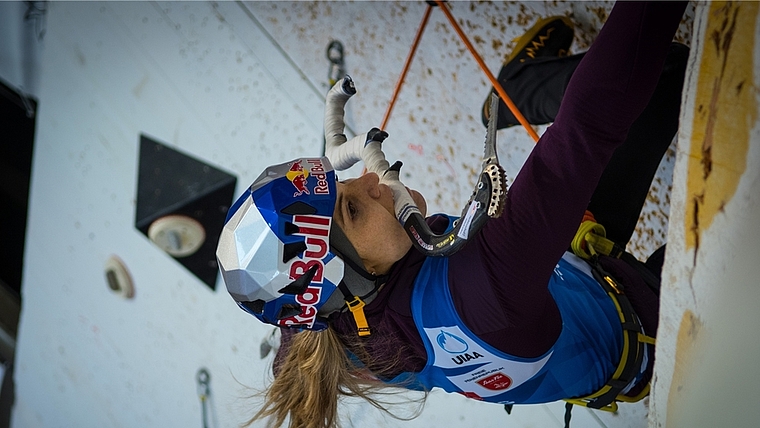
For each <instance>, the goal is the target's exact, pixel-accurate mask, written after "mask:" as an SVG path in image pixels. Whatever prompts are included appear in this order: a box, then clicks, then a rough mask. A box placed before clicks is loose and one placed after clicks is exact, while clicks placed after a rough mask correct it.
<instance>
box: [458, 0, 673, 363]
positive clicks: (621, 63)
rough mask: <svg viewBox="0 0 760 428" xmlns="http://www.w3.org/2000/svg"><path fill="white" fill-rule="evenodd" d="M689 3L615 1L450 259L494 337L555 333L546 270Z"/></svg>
mask: <svg viewBox="0 0 760 428" xmlns="http://www.w3.org/2000/svg"><path fill="white" fill-rule="evenodd" d="M685 6H686V3H685V2H678V3H672V2H655V3H633V2H618V3H617V4H616V5H615V7H614V8H613V10H612V12H611V14H610V17H609V19H608V20H607V22H606V23H605V25H604V27H603V28H602V30H601V32H600V33H599V36H598V37H597V39H596V41H595V42H594V43H593V45H592V47H591V49H589V51H588V53H587V54H586V56H585V57H584V58H583V60H582V61H581V63H580V64H579V65H578V68H577V69H576V71H575V73H574V74H573V77H572V79H571V80H570V83H569V84H568V87H567V90H566V93H565V96H564V99H563V101H562V105H561V107H560V110H559V113H558V114H557V117H556V120H555V122H554V124H553V125H552V126H551V127H549V129H547V131H546V132H545V133H544V135H543V136H542V137H541V140H540V141H539V142H538V144H537V145H536V147H535V148H534V150H533V152H532V153H531V154H530V156H529V157H528V159H527V161H526V162H525V165H524V166H523V167H522V169H521V170H520V173H519V174H518V176H517V177H516V178H515V180H514V183H513V184H512V186H511V188H510V190H509V194H508V198H507V203H506V207H505V211H504V214H503V215H502V217H500V218H499V219H497V220H493V221H490V222H489V223H488V224H487V225H486V227H485V228H484V229H483V231H482V233H481V234H480V235H479V237H478V238H477V239H476V240H474V241H473V242H472V243H471V244H470V245H468V246H467V247H465V249H464V250H463V251H461V252H460V254H457V255H455V256H453V257H452V258H451V260H450V270H449V280H450V284H451V290H452V294H453V296H454V301H455V305H456V306H457V309H458V311H459V313H460V314H462V318H463V319H464V321H465V323H466V324H468V325H469V326H471V328H472V329H473V330H474V331H475V333H477V334H478V335H480V336H481V337H482V338H483V339H484V340H486V341H487V342H489V343H490V344H491V345H493V346H495V347H497V348H499V349H501V350H503V351H506V352H510V353H513V354H516V355H520V356H526V357H530V356H536V355H541V354H543V353H544V352H545V351H546V350H547V349H548V348H549V347H550V346H551V344H552V343H554V341H555V340H556V337H557V335H558V334H559V332H560V329H561V319H560V317H559V312H558V310H557V307H556V305H555V304H554V301H553V299H552V298H551V295H550V294H549V291H548V288H547V284H548V282H549V278H550V276H551V274H552V272H553V269H554V267H555V265H556V264H557V262H558V260H559V259H560V257H562V254H563V253H564V251H565V250H566V249H567V248H568V247H569V244H570V241H571V240H572V238H573V236H574V235H575V232H576V231H577V229H578V225H579V224H580V221H581V219H582V217H583V213H584V211H585V209H586V207H587V205H588V202H589V200H590V199H591V195H592V193H593V191H594V189H595V187H596V184H597V182H598V180H599V177H600V176H601V174H602V171H603V170H604V168H605V166H606V164H607V162H608V161H609V159H610V157H611V156H612V153H613V152H614V150H615V148H617V147H618V146H619V145H620V144H622V143H623V141H624V140H625V138H626V134H627V132H628V128H629V127H630V126H631V124H632V123H633V122H634V121H635V120H636V118H637V117H638V116H639V114H640V113H641V111H642V110H643V109H644V107H645V106H646V104H647V103H648V101H649V98H650V97H651V95H652V92H653V91H654V89H655V87H656V84H657V81H658V78H659V75H660V71H661V69H662V65H663V62H664V60H665V56H666V54H667V51H668V46H669V44H670V42H671V41H672V38H673V35H674V34H675V31H676V29H677V27H678V24H679V22H680V18H681V16H682V14H683V11H684V9H685ZM478 269H481V270H482V271H480V272H477V273H476V270H478Z"/></svg>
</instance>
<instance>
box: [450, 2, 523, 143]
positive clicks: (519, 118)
mask: <svg viewBox="0 0 760 428" xmlns="http://www.w3.org/2000/svg"><path fill="white" fill-rule="evenodd" d="M436 3H437V4H438V6H439V7H440V8H441V10H442V11H443V13H444V14H446V18H448V19H449V22H451V25H452V26H453V27H454V30H456V32H457V34H459V37H460V38H461V39H462V42H464V44H465V45H466V46H467V49H468V50H469V51H470V53H472V56H473V57H474V58H475V61H477V63H478V65H480V68H481V69H482V70H483V72H484V73H485V74H486V76H488V80H490V81H491V84H492V85H493V87H494V89H496V92H497V93H498V94H499V97H500V98H501V99H502V101H504V103H505V104H506V105H507V107H509V110H510V111H512V114H513V115H515V118H517V121H518V122H520V124H521V125H522V126H523V128H525V130H526V131H528V134H529V135H530V136H531V138H533V141H535V142H538V134H536V131H535V130H533V127H531V126H530V124H529V123H528V121H527V120H526V119H525V116H523V115H522V113H520V110H519V109H518V108H517V106H516V105H515V103H513V102H512V99H511V98H509V96H508V95H507V93H506V91H504V88H502V87H501V85H500V84H499V81H498V80H496V78H495V77H494V75H493V74H492V73H491V72H490V71H489V70H488V67H487V66H486V63H485V62H483V59H482V58H481V57H480V55H478V53H477V51H475V47H474V46H472V43H470V41H469V40H468V39H467V36H466V35H465V34H464V32H463V31H462V28H460V27H459V24H458V23H457V22H456V20H455V19H454V16H452V15H451V12H450V11H449V9H448V8H447V7H446V5H445V3H444V2H443V1H441V0H436Z"/></svg>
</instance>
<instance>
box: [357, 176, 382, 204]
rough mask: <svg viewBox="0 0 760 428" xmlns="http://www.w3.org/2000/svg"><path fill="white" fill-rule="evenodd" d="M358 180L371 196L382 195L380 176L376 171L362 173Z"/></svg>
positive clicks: (375, 197) (377, 196)
mask: <svg viewBox="0 0 760 428" xmlns="http://www.w3.org/2000/svg"><path fill="white" fill-rule="evenodd" d="M356 182H357V184H359V185H360V186H361V188H362V190H364V191H366V192H367V194H368V195H369V196H370V197H371V198H373V199H377V198H379V197H380V186H379V184H380V177H378V176H377V174H375V173H374V172H368V173H366V174H364V175H362V176H361V177H359V178H358V179H357V180H356Z"/></svg>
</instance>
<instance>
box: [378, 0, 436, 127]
mask: <svg viewBox="0 0 760 428" xmlns="http://www.w3.org/2000/svg"><path fill="white" fill-rule="evenodd" d="M432 10H433V6H432V5H431V4H429V3H428V6H427V9H426V10H425V15H424V16H423V17H422V22H421V23H420V28H419V29H417V34H416V35H415V36H414V42H412V48H411V49H410V50H409V55H407V57H406V63H404V69H403V70H402V71H401V75H400V76H399V78H398V81H397V82H396V87H395V88H394V89H393V96H392V97H391V101H390V104H388V109H387V110H386V111H385V117H384V118H383V123H382V125H380V129H383V130H385V126H386V125H388V119H390V117H391V110H393V106H394V104H396V98H397V97H398V93H399V92H400V91H401V85H403V83H404V79H405V78H406V73H407V72H408V71H409V66H410V65H411V64H412V59H413V58H414V53H415V52H416V51H417V45H419V44H420V39H421V38H422V33H423V32H424V31H425V26H426V25H427V22H428V18H430V12H431V11H432Z"/></svg>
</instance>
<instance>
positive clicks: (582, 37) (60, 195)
mask: <svg viewBox="0 0 760 428" xmlns="http://www.w3.org/2000/svg"><path fill="white" fill-rule="evenodd" d="M450 5H451V8H452V13H453V14H454V16H455V17H457V19H458V20H459V22H460V23H461V25H462V26H463V28H464V30H465V32H466V33H467V34H468V36H469V38H470V40H471V41H472V42H473V43H474V45H475V46H476V47H477V49H478V50H479V51H480V54H481V55H482V56H483V57H484V59H485V61H486V63H487V64H488V66H489V67H490V68H491V70H492V71H493V72H494V73H496V72H498V69H499V67H500V65H501V63H502V61H503V60H504V58H505V57H506V56H507V55H508V54H509V52H510V50H511V48H512V47H513V46H514V42H513V41H512V40H513V39H514V38H515V37H518V36H520V35H521V34H522V33H523V32H524V31H525V29H526V28H527V27H529V26H530V25H531V24H532V23H533V22H535V20H537V19H539V18H540V17H545V16H548V15H554V14H561V15H569V16H571V17H572V19H573V21H574V22H576V25H577V27H578V31H577V36H576V40H575V44H574V46H573V48H572V49H573V51H575V52H580V51H583V50H585V48H586V47H587V46H588V44H589V43H590V42H591V41H592V40H593V37H594V35H595V34H596V32H597V31H598V29H599V27H600V26H601V24H602V23H603V21H604V19H605V18H606V14H607V12H608V11H609V9H610V8H611V5H612V3H611V2H580V3H572V2H525V3H520V2H509V3H502V2H495V3H479V2H478V3H469V2H451V3H450ZM426 7H427V5H426V3H424V2H355V3H343V2H340V3H327V2H298V3H285V2H244V3H240V2H238V3H233V2H221V3H207V2H190V3H182V2H160V3H156V2H150V3H149V2H52V3H51V4H50V5H49V12H48V15H47V25H46V32H45V40H44V49H43V52H42V56H41V58H40V67H41V68H40V76H41V77H40V85H39V91H38V93H37V94H36V95H37V98H38V99H39V102H40V104H39V116H38V122H37V123H38V130H37V141H36V145H35V158H34V165H33V177H32V190H31V192H32V193H31V200H30V214H29V225H28V238H27V249H26V266H25V270H24V284H23V309H22V318H21V326H20V329H19V341H18V348H17V360H16V361H17V362H16V373H15V379H16V385H17V396H16V405H15V408H14V413H13V426H14V427H16V428H23V427H58V426H76V427H106V426H108V427H146V426H153V427H173V426H183V427H184V426H201V418H202V414H203V412H202V407H201V401H200V400H199V397H198V385H197V382H196V374H197V372H198V370H199V369H200V368H202V367H205V368H207V369H208V371H209V373H210V375H211V380H210V384H209V387H210V394H211V395H210V399H209V401H208V402H207V404H208V410H209V413H208V418H209V421H210V426H213V427H235V426H238V425H239V424H240V423H241V422H243V421H245V420H246V419H247V418H248V417H249V416H250V415H252V413H253V409H254V408H255V405H256V402H255V400H253V399H251V398H249V396H250V395H251V392H252V391H251V389H249V387H250V388H261V387H262V386H263V385H264V384H265V382H266V379H267V378H268V376H269V371H268V365H269V364H270V363H271V355H270V356H269V357H267V358H265V359H261V358H260V356H259V344H260V342H261V340H262V339H264V338H265V337H267V336H268V335H269V333H270V330H269V329H268V328H266V327H265V326H263V325H261V324H260V323H258V322H256V321H255V320H254V319H253V318H251V317H250V316H249V315H246V314H245V313H243V312H242V311H240V310H239V309H237V307H236V306H235V305H234V303H233V302H232V300H231V298H230V297H229V296H228V295H227V293H226V292H225V291H224V287H223V286H218V287H217V288H216V290H215V291H214V290H212V289H210V288H209V287H207V286H205V285H204V284H203V283H202V282H201V281H199V280H198V279H197V278H196V277H195V276H193V275H192V274H191V273H189V272H188V271H187V270H186V269H184V268H183V266H182V265H181V264H179V263H177V262H176V260H174V259H172V258H171V257H169V256H168V255H167V254H166V253H164V252H163V251H161V250H160V249H159V248H158V247H157V246H156V245H154V244H153V243H151V242H150V241H149V240H148V239H147V237H146V236H145V235H143V234H141V233H140V232H139V231H138V230H136V229H135V227H134V221H135V219H134V215H135V206H136V194H137V185H138V180H137V172H138V167H139V166H138V159H139V142H140V137H141V135H146V136H149V137H150V138H152V139H155V140H157V141H160V142H163V143H165V144H167V145H169V146H171V147H172V148H175V149H177V150H178V151H181V152H183V153H186V154H189V155H192V156H193V157H195V158H197V159H199V160H201V161H203V162H205V163H207V164H209V165H212V166H214V167H218V168H221V169H224V170H225V171H228V172H230V173H232V174H234V175H235V176H236V177H237V180H238V181H237V183H238V189H237V191H238V192H239V191H241V190H242V189H243V188H244V187H245V186H247V184H248V183H250V182H251V181H252V180H253V179H254V178H255V177H256V176H257V175H258V174H259V172H260V171H261V170H262V169H263V168H264V167H265V166H267V165H269V164H272V163H275V162H282V161H286V160H289V159H292V158H294V157H296V156H301V155H318V154H319V153H320V152H321V144H322V137H321V133H322V125H321V122H322V103H323V96H324V93H325V92H326V91H327V89H328V85H327V80H328V66H329V63H328V61H327V59H326V57H325V51H326V48H327V45H328V43H329V42H330V40H333V39H336V40H339V41H341V42H342V43H343V45H344V49H345V50H344V53H345V66H346V71H347V72H348V73H349V74H351V75H352V76H353V77H354V79H355V81H356V84H357V87H358V90H359V93H358V95H357V96H356V97H355V98H354V99H352V100H351V102H350V104H349V107H348V114H347V120H348V124H349V128H350V132H357V133H358V132H363V131H366V130H367V129H369V128H371V127H373V126H377V125H378V124H379V123H380V121H381V120H382V117H383V113H384V111H385V108H386V107H387V104H388V101H389V99H390V97H391V94H392V92H393V87H394V84H395V82H396V79H397V77H398V75H399V72H400V71H401V67H402V64H403V61H404V59H405V57H406V55H407V53H408V50H409V47H410V45H411V42H412V39H413V37H414V34H415V32H416V30H417V26H418V25H419V22H420V20H421V18H422V16H423V14H424V11H425V8H426ZM692 12H693V9H691V8H690V13H692ZM689 22H690V20H689V19H686V21H685V24H684V25H683V26H682V29H681V30H680V33H679V38H680V39H681V40H683V41H686V42H688V41H689V40H690V39H691V31H690V26H689ZM750 86H751V85H748V86H747V87H750ZM489 90H490V84H489V83H488V82H487V80H486V78H485V77H484V76H483V74H482V73H481V71H480V70H479V69H478V67H477V65H476V63H475V61H474V60H472V58H471V57H470V54H469V53H468V52H467V51H466V49H465V48H464V45H463V44H462V43H461V42H460V41H459V39H458V37H457V36H456V34H455V33H454V32H453V30H452V29H451V27H450V26H449V24H448V22H446V20H445V18H444V16H443V14H442V13H440V11H436V10H434V11H433V13H432V15H431V18H430V22H429V23H428V28H427V30H426V32H425V34H424V36H423V38H422V40H421V42H420V46H419V50H418V52H417V56H416V58H415V60H414V62H413V63H412V66H411V68H410V71H409V75H408V77H407V83H406V84H405V85H404V87H403V89H402V91H401V93H400V94H399V99H398V103H397V105H396V108H395V110H394V112H393V116H392V117H391V119H390V121H389V124H388V127H387V130H388V132H389V133H390V138H389V139H388V140H387V141H386V143H385V148H386V151H387V155H388V158H389V159H394V160H395V159H400V160H403V161H404V162H405V166H404V169H403V171H402V179H403V180H404V181H406V183H407V184H408V185H409V186H411V187H415V188H417V189H419V190H420V191H422V192H423V193H424V194H425V195H426V196H427V198H428V201H429V206H430V210H431V211H445V212H449V213H458V212H459V211H460V210H461V206H462V204H463V203H464V202H465V201H466V199H467V197H468V196H469V194H470V192H471V189H472V185H473V183H474V178H475V175H476V173H477V169H476V168H477V166H478V165H479V164H480V162H479V157H480V155H481V150H482V143H483V139H484V136H485V128H484V127H483V125H482V123H481V122H480V109H481V106H482V103H483V101H484V99H485V97H486V95H487V94H488V92H489ZM543 129H545V127H539V128H538V131H539V133H540V132H542V131H543ZM498 138H499V149H500V154H501V160H502V162H503V163H504V165H505V167H506V170H507V174H508V175H509V176H510V177H514V176H515V174H516V173H517V171H518V170H519V168H520V165H521V164H522V162H523V160H524V159H525V158H526V156H527V155H528V153H529V152H530V150H531V148H532V145H533V143H532V141H531V140H530V139H529V137H528V136H527V134H526V133H525V131H523V130H521V129H519V128H514V129H508V130H503V131H500V132H499V136H498ZM672 162H673V157H672V156H670V157H669V158H668V159H667V160H666V161H665V162H664V163H663V167H662V173H661V174H660V175H659V176H658V179H657V180H658V181H657V184H656V186H655V187H654V188H653V193H652V195H653V196H652V198H651V203H650V204H649V205H648V206H647V208H646V211H645V215H644V221H643V222H642V223H641V225H640V229H639V230H640V233H639V235H638V236H639V237H640V238H639V239H637V240H636V241H635V243H634V247H635V248H634V250H636V251H638V252H640V253H641V254H645V253H646V252H647V251H650V250H651V249H653V248H655V247H656V246H658V245H659V244H661V243H662V242H663V241H664V239H665V233H666V231H667V211H668V201H667V198H666V196H665V195H667V192H668V188H669V184H670V179H669V171H671V167H672ZM352 174H356V171H352ZM112 255H116V256H118V257H119V258H120V259H121V260H122V261H123V263H124V265H125V266H126V268H127V270H128V272H129V274H130V276H131V278H132V281H133V283H134V287H135V292H134V296H133V297H132V298H130V299H125V298H123V297H121V295H119V294H117V293H114V292H113V291H111V290H110V289H109V285H108V282H107V280H106V275H105V265H106V263H107V262H108V260H109V259H110V257H111V256H112ZM413 397H414V396H413ZM415 409H416V407H415V406H414V405H412V406H401V407H400V408H399V409H398V411H399V412H400V413H401V414H402V415H409V414H410V412H414V411H415ZM562 411H563V406H562V404H561V403H555V404H552V405H548V406H524V407H516V408H515V409H514V410H513V412H512V415H507V414H506V412H504V410H503V409H502V408H501V407H500V406H495V405H487V404H483V403H478V402H475V401H472V400H466V399H464V398H463V397H459V396H454V395H448V394H444V393H441V392H440V391H437V392H434V393H432V394H431V395H430V397H429V400H428V403H427V405H426V406H425V407H424V409H423V410H422V412H421V415H420V417H419V418H417V419H415V420H413V421H409V422H403V423H402V422H399V421H397V420H395V419H391V418H390V417H388V416H386V415H384V414H382V413H379V412H377V411H376V410H374V409H373V408H371V407H370V406H369V405H367V404H363V403H349V405H348V406H347V407H346V409H345V414H344V419H345V426H356V427H365V426H372V427H381V426H387V427H395V426H410V427H430V426H436V427H442V426H481V427H490V426H493V427H497V426H498V427H501V426H514V427H525V428H528V427H560V426H562V422H561V421H562ZM646 414H647V409H646V407H645V406H644V405H643V404H637V405H627V406H621V411H620V412H619V413H618V414H616V415H612V414H606V413H596V412H591V411H588V410H586V409H577V410H576V411H575V413H574V416H573V418H574V426H577V427H631V428H633V427H642V426H645V425H646V417H647V416H646Z"/></svg>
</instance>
